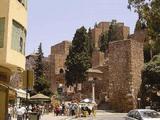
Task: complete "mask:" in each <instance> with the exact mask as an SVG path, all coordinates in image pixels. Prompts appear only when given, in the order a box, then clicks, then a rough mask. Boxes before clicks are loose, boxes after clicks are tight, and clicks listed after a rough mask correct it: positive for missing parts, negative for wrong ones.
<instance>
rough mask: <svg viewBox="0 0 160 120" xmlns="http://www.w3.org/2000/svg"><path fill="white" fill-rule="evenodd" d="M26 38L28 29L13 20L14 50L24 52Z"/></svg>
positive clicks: (12, 45) (12, 44) (12, 46)
mask: <svg viewBox="0 0 160 120" xmlns="http://www.w3.org/2000/svg"><path fill="white" fill-rule="evenodd" d="M25 40H26V30H25V29H24V27H23V26H22V25H20V24H19V23H18V22H16V21H14V20H13V25H12V43H11V48H12V49H13V50H16V51H17V52H20V53H22V54H24V53H25Z"/></svg>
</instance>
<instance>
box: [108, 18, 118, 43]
mask: <svg viewBox="0 0 160 120" xmlns="http://www.w3.org/2000/svg"><path fill="white" fill-rule="evenodd" d="M116 33H117V21H116V20H112V22H111V25H110V26H109V31H108V40H109V41H115V40H118V39H119V38H117V36H116Z"/></svg>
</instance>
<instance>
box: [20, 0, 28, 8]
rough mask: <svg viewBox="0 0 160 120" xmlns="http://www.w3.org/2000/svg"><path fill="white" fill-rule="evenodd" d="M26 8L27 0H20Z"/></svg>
mask: <svg viewBox="0 0 160 120" xmlns="http://www.w3.org/2000/svg"><path fill="white" fill-rule="evenodd" d="M18 2H20V3H21V4H22V5H23V6H24V7H25V8H27V0H18Z"/></svg>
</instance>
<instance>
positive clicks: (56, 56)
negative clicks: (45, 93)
mask: <svg viewBox="0 0 160 120" xmlns="http://www.w3.org/2000/svg"><path fill="white" fill-rule="evenodd" d="M70 46H71V42H68V41H63V42H61V43H59V44H56V45H54V46H52V47H51V55H50V63H51V64H50V65H51V70H50V74H51V87H52V91H55V90H56V88H57V81H58V78H59V77H56V76H58V75H59V74H60V71H61V70H63V72H65V61H66V58H67V55H68V53H69V48H70ZM56 78H57V80H56Z"/></svg>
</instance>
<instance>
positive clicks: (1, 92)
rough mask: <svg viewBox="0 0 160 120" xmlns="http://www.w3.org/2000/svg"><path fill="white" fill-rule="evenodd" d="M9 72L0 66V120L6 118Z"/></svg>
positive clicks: (5, 119)
mask: <svg viewBox="0 0 160 120" xmlns="http://www.w3.org/2000/svg"><path fill="white" fill-rule="evenodd" d="M10 75H11V71H10V70H9V69H7V68H4V67H1V66H0V99H1V100H0V120H7V119H8V118H7V117H8V91H9V89H8V84H9V80H10Z"/></svg>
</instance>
